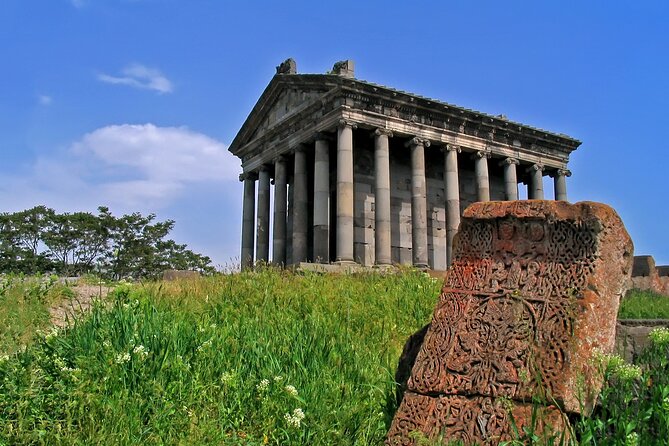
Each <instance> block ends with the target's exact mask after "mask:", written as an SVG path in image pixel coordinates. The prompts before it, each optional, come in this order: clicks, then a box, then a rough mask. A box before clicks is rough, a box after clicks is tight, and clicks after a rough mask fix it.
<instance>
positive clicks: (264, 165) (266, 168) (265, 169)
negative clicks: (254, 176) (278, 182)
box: [258, 164, 269, 172]
mask: <svg viewBox="0 0 669 446" xmlns="http://www.w3.org/2000/svg"><path fill="white" fill-rule="evenodd" d="M258 172H269V166H268V165H267V164H263V165H262V166H260V167H259V168H258Z"/></svg>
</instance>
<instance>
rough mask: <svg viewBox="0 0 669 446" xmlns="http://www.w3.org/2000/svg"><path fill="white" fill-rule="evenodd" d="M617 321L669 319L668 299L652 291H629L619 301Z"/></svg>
mask: <svg viewBox="0 0 669 446" xmlns="http://www.w3.org/2000/svg"><path fill="white" fill-rule="evenodd" d="M618 318H619V319H669V297H667V296H663V295H661V294H657V293H654V292H652V291H642V290H636V289H634V290H630V291H629V292H628V293H627V295H626V296H625V298H624V299H622V300H621V301H620V309H619V310H618Z"/></svg>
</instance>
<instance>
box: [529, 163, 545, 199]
mask: <svg viewBox="0 0 669 446" xmlns="http://www.w3.org/2000/svg"><path fill="white" fill-rule="evenodd" d="M527 171H528V172H529V173H530V186H529V188H528V191H527V195H528V198H529V199H530V200H543V199H544V179H543V172H544V166H542V165H541V164H532V165H531V166H530V167H529V168H528V169H527Z"/></svg>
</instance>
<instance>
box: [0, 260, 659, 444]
mask: <svg viewBox="0 0 669 446" xmlns="http://www.w3.org/2000/svg"><path fill="white" fill-rule="evenodd" d="M40 283H47V284H48V285H40ZM440 286H441V283H440V281H438V280H433V279H430V278H429V277H426V276H425V275H424V274H422V273H419V272H416V271H410V270H407V271H403V272H401V273H400V274H397V275H387V276H381V275H376V274H358V275H344V276H332V275H321V274H310V273H305V274H293V273H290V272H286V271H276V270H271V269H266V270H261V271H258V272H253V273H251V272H249V273H241V274H235V275H226V276H216V277H207V278H201V279H197V280H187V281H177V282H157V283H147V284H140V285H132V286H130V285H121V286H119V287H117V289H116V291H115V292H114V293H112V294H111V296H110V298H109V302H108V304H107V305H106V306H105V307H104V308H103V307H100V306H97V307H94V309H93V311H92V312H91V314H90V316H89V317H87V318H82V319H80V320H78V321H77V323H76V324H75V325H74V326H72V327H71V328H68V329H66V330H61V331H50V332H48V334H46V335H45V334H39V330H43V329H44V328H45V327H46V326H47V324H48V313H47V310H46V309H47V308H48V305H49V304H50V303H51V302H52V301H53V300H54V299H56V298H57V297H58V296H62V295H67V293H68V292H69V291H68V290H67V289H66V288H64V287H59V286H57V285H54V284H53V283H51V282H50V281H46V282H44V281H42V282H40V281H35V280H27V279H21V278H14V279H12V280H9V281H6V282H3V288H1V289H0V310H2V311H0V323H1V324H3V325H2V326H4V327H13V328H11V330H2V331H0V333H2V337H0V340H1V343H0V445H1V446H5V445H15V444H36V445H41V444H44V445H60V444H63V445H71V444H74V445H90V444H93V445H94V444H104V445H108V444H148V445H152V444H156V445H157V444H161V445H162V444H170V445H193V444H195V445H197V444H232V445H262V444H273V445H307V444H308V445H312V444H313V445H380V444H382V442H383V439H384V437H385V434H386V432H387V429H388V427H389V423H390V421H391V419H392V416H393V414H394V412H395V410H396V404H395V394H394V392H395V384H394V380H393V375H394V372H395V368H396V366H397V360H398V358H399V355H400V352H401V350H402V346H403V344H404V342H405V341H406V339H407V338H408V336H409V335H411V334H412V333H413V332H415V331H416V330H418V329H419V328H420V327H422V326H423V325H424V324H425V323H426V322H427V321H429V320H430V317H431V313H432V310H433V308H434V304H435V302H436V299H437V296H438V293H439V288H440ZM633 299H637V298H636V297H632V298H631V299H630V300H629V302H634V300H633ZM636 305H637V306H641V307H643V306H644V305H645V304H643V303H638V304H636ZM651 306H653V305H651ZM653 307H654V308H658V306H657V305H654V306H653ZM5 310H7V311H5ZM653 317H657V315H656V316H653ZM659 333H660V334H659V335H655V337H656V338H657V339H654V340H653V342H652V343H651V348H650V349H649V350H648V351H647V352H646V353H644V354H643V355H641V358H640V363H639V364H637V365H635V366H632V365H625V364H623V363H622V362H621V360H619V359H614V360H612V361H610V365H609V367H608V368H607V371H606V374H607V378H608V381H609V383H610V384H609V385H607V386H605V388H604V390H603V392H602V397H601V402H602V404H601V405H600V406H599V409H597V412H596V413H595V415H594V416H593V417H591V418H589V419H583V420H580V421H577V422H576V423H575V425H574V437H573V438H578V439H579V441H580V444H583V445H592V446H603V445H625V444H639V445H645V444H664V443H658V442H657V441H664V439H666V438H668V436H669V332H659ZM31 339H32V340H31ZM26 344H27V348H25V349H24V348H22V346H23V345H26ZM523 435H525V436H526V438H523ZM529 437H530V435H529V434H527V435H526V433H521V435H520V438H519V441H521V442H522V441H525V440H527V438H529ZM658 439H659V440H658ZM514 444H515V443H514Z"/></svg>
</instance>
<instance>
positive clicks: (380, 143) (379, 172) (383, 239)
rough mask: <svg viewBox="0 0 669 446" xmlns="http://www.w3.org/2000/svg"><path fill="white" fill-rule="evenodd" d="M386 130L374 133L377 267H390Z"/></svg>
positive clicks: (389, 134)
mask: <svg viewBox="0 0 669 446" xmlns="http://www.w3.org/2000/svg"><path fill="white" fill-rule="evenodd" d="M392 136H393V133H392V132H391V131H390V130H387V129H381V128H379V129H376V130H375V131H374V223H375V230H374V251H375V258H376V264H377V265H390V264H391V263H392V255H391V249H390V248H391V238H390V237H391V236H390V147H389V143H388V138H389V137H392Z"/></svg>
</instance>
